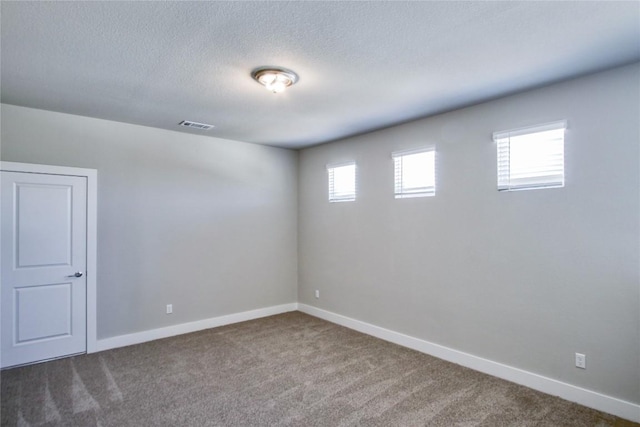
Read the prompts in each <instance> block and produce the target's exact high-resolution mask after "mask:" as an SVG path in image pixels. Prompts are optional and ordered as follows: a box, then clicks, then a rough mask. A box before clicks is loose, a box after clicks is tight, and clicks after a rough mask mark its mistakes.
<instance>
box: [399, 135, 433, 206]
mask: <svg viewBox="0 0 640 427" xmlns="http://www.w3.org/2000/svg"><path fill="white" fill-rule="evenodd" d="M423 153H433V165H432V169H431V170H432V171H433V185H432V186H426V187H405V186H404V185H403V183H402V168H403V166H402V163H400V168H398V165H399V163H398V162H402V158H403V157H406V156H412V155H415V154H423ZM391 158H392V159H393V196H394V198H396V199H410V198H416V197H433V196H435V195H436V183H437V182H436V181H437V179H436V176H437V174H436V160H437V153H436V147H435V146H427V147H421V148H413V149H409V150H399V151H394V152H392V153H391ZM398 169H400V170H398Z"/></svg>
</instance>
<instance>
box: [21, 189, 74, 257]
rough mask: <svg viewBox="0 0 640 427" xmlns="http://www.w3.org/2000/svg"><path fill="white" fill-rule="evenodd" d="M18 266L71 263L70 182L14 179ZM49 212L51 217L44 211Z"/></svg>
mask: <svg viewBox="0 0 640 427" xmlns="http://www.w3.org/2000/svg"><path fill="white" fill-rule="evenodd" d="M14 186H15V187H14V191H15V202H16V206H15V217H16V222H15V223H14V227H15V230H14V233H15V238H16V246H17V247H16V249H17V251H16V255H17V256H16V258H17V259H16V264H17V265H16V267H17V268H24V267H46V266H53V265H69V264H71V223H70V220H71V218H72V213H71V209H72V206H71V202H72V200H71V194H72V189H73V187H71V186H69V185H41V184H39V185H34V184H25V183H20V182H17V183H14ZM44 212H46V213H47V221H42V214H43V213H44Z"/></svg>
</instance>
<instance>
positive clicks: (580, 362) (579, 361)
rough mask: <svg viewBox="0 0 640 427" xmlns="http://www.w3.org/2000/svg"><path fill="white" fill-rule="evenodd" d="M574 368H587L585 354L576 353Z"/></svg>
mask: <svg viewBox="0 0 640 427" xmlns="http://www.w3.org/2000/svg"><path fill="white" fill-rule="evenodd" d="M576 368H580V369H587V356H586V355H584V354H581V353H576Z"/></svg>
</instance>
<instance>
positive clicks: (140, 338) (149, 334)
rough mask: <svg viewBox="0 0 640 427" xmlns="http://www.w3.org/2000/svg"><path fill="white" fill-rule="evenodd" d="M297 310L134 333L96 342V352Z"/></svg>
mask: <svg viewBox="0 0 640 427" xmlns="http://www.w3.org/2000/svg"><path fill="white" fill-rule="evenodd" d="M297 309H298V304H297V303H295V302H294V303H291V304H282V305H274V306H272V307H265V308H259V309H257V310H250V311H243V312H241V313H234V314H227V315H225V316H219V317H212V318H210V319H203V320H197V321H195V322H189V323H181V324H179V325H172V326H167V327H164V328H158V329H151V330H149V331H142V332H136V333H133V334H127V335H118V336H116V337H111V338H104V339H101V340H98V342H97V345H96V351H103V350H110V349H112V348H118V347H126V346H128V345H133V344H140V343H143V342H147V341H153V340H158V339H161V338H168V337H172V336H175V335H181V334H187V333H189V332H196V331H201V330H203V329H209V328H216V327H218V326H224V325H230V324H232V323H238V322H244V321H247V320H253V319H259V318H260V317H266V316H273V315H274V314H281V313H287V312H289V311H296V310H297Z"/></svg>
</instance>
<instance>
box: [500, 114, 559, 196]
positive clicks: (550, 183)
mask: <svg viewBox="0 0 640 427" xmlns="http://www.w3.org/2000/svg"><path fill="white" fill-rule="evenodd" d="M566 129H567V121H566V120H558V121H555V122H549V123H544V124H540V125H534V126H527V127H523V128H517V129H511V130H505V131H499V132H494V133H493V141H494V143H495V144H496V160H497V165H496V173H497V188H498V191H522V190H539V189H547V188H562V187H564V186H565V181H566V180H565V169H566V168H565V166H566V165H565V155H564V154H565V143H566V141H565V139H566ZM553 131H561V132H562V137H561V138H558V137H555V138H553V137H547V138H545V139H542V140H541V142H542V143H547V144H552V143H553V142H554V141H555V140H561V145H560V147H559V149H558V147H553V148H552V149H551V150H548V154H547V156H548V157H549V158H551V159H553V156H557V157H558V158H559V159H560V160H559V161H558V160H557V159H554V161H550V162H548V163H546V164H540V165H538V166H541V170H540V173H538V174H537V175H535V174H533V172H531V170H529V171H527V170H526V169H525V168H520V169H515V171H514V167H513V164H512V159H511V151H512V146H511V144H512V143H514V142H518V141H517V138H521V137H527V136H533V135H535V134H539V133H545V132H553ZM554 150H555V151H554ZM514 172H516V173H514ZM554 172H555V173H554ZM518 174H520V175H525V176H520V177H513V175H518ZM526 174H528V175H529V176H526Z"/></svg>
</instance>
